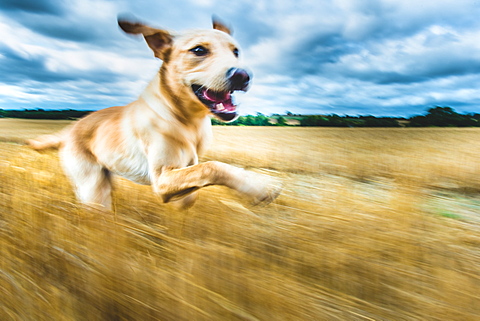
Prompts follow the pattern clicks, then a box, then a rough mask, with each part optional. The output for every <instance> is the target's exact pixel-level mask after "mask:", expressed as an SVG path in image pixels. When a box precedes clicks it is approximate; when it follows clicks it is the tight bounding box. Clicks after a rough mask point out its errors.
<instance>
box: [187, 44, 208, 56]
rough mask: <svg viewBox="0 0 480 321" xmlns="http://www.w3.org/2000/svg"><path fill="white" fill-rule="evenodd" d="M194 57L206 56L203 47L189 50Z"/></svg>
mask: <svg viewBox="0 0 480 321" xmlns="http://www.w3.org/2000/svg"><path fill="white" fill-rule="evenodd" d="M190 51H191V52H193V53H194V54H195V55H196V56H199V57H201V56H206V55H207V54H208V49H207V48H205V47H204V46H196V47H195V48H192V49H190Z"/></svg>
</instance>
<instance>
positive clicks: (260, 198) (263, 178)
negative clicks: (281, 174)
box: [246, 173, 283, 205]
mask: <svg viewBox="0 0 480 321" xmlns="http://www.w3.org/2000/svg"><path fill="white" fill-rule="evenodd" d="M247 180H248V184H249V185H250V188H249V189H248V192H247V193H246V194H248V196H250V198H251V203H252V205H268V204H270V203H271V202H273V201H274V200H275V199H276V198H277V197H278V196H279V195H280V193H281V192H282V188H283V186H282V182H281V181H280V180H279V179H277V178H274V177H271V176H268V175H263V174H257V173H249V175H248V176H247Z"/></svg>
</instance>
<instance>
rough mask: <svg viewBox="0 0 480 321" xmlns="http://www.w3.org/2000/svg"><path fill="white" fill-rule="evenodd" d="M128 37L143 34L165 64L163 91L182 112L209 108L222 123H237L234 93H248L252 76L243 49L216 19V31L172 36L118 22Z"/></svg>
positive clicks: (191, 32)
mask: <svg viewBox="0 0 480 321" xmlns="http://www.w3.org/2000/svg"><path fill="white" fill-rule="evenodd" d="M118 24H119V26H120V27H121V28H122V29H123V30H124V31H125V32H127V33H130V34H142V35H143V36H144V37H145V40H146V41H147V43H148V45H149V47H150V48H151V49H152V50H153V52H154V54H155V56H156V57H158V58H160V59H161V60H163V65H162V69H161V73H162V78H161V82H162V86H163V87H166V88H162V90H166V91H167V92H169V94H170V95H172V96H173V97H175V100H176V101H175V102H176V103H178V102H179V101H181V102H182V105H183V107H182V108H190V109H195V110H197V111H198V110H200V109H201V110H203V111H205V110H206V108H208V110H209V111H210V112H211V113H212V114H213V115H215V116H216V117H217V118H219V119H220V120H223V121H232V120H234V119H235V118H236V117H237V116H238V114H237V106H236V105H235V103H234V102H233V97H232V94H233V93H234V92H235V91H247V90H248V88H249V85H250V79H251V74H250V73H249V72H248V71H246V70H245V69H244V68H242V66H241V64H240V61H239V56H240V49H239V46H238V44H237V43H236V41H235V40H234V39H233V38H232V37H231V31H230V29H229V28H228V27H227V26H225V25H224V24H223V23H221V22H220V21H219V20H218V19H216V18H214V19H213V29H211V30H195V31H188V32H184V33H181V34H173V33H170V32H168V31H165V30H161V29H155V28H151V27H148V26H146V25H144V24H142V23H132V22H128V21H126V20H122V19H119V21H118Z"/></svg>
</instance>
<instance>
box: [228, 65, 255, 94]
mask: <svg viewBox="0 0 480 321" xmlns="http://www.w3.org/2000/svg"><path fill="white" fill-rule="evenodd" d="M250 78H251V76H250V74H249V73H248V71H246V70H245V69H241V68H230V69H229V70H228V71H227V79H228V81H229V82H230V85H231V88H232V90H247V88H248V85H249V84H250Z"/></svg>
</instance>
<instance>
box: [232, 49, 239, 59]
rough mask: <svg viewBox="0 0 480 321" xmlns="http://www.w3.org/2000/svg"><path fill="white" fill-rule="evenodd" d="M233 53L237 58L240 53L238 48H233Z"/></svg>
mask: <svg viewBox="0 0 480 321" xmlns="http://www.w3.org/2000/svg"><path fill="white" fill-rule="evenodd" d="M233 55H234V56H235V57H237V58H238V56H239V55H240V50H238V48H235V49H233Z"/></svg>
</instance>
